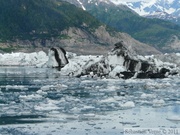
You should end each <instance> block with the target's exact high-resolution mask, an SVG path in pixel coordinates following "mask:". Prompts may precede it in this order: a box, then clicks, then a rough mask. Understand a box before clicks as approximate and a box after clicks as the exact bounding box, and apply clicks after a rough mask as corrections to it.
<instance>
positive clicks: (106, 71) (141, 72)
mask: <svg viewBox="0 0 180 135" xmlns="http://www.w3.org/2000/svg"><path fill="white" fill-rule="evenodd" d="M56 49H57V51H55V50H56ZM164 57H165V55H164ZM174 57H177V58H178V55H175V56H174ZM0 58H1V59H0V66H35V67H43V68H47V67H49V68H57V67H60V68H61V71H59V72H60V74H61V75H68V76H76V77H81V76H90V77H100V78H123V79H128V78H165V77H168V76H169V75H175V74H177V73H178V72H179V67H178V66H177V64H175V63H169V62H167V61H166V62H163V61H162V60H160V59H157V57H155V56H141V55H137V54H135V53H134V52H131V51H130V50H129V49H128V48H127V46H125V45H124V44H123V42H119V43H116V44H115V47H114V49H112V50H111V51H110V52H109V53H107V54H106V55H104V56H103V55H100V56H92V55H80V56H78V55H76V54H74V53H70V52H67V53H66V52H65V51H63V50H61V49H59V50H58V48H54V49H52V48H51V49H50V51H49V53H48V55H47V54H46V53H45V52H43V51H40V52H34V53H11V54H0ZM164 59H165V58H164ZM179 59H180V58H179ZM57 60H58V61H57ZM61 64H62V65H61Z"/></svg>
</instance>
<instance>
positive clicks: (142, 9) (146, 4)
mask: <svg viewBox="0 0 180 135" xmlns="http://www.w3.org/2000/svg"><path fill="white" fill-rule="evenodd" d="M111 1H112V2H113V3H115V4H125V5H127V6H128V7H129V8H131V9H132V10H134V11H135V12H137V13H138V14H139V15H142V16H143V15H149V14H153V13H155V12H159V11H162V12H166V13H168V14H172V15H174V16H177V17H180V14H179V13H180V1H179V0H151V1H147V0H146V1H145V0H136V1H133V0H129V1H126V2H125V1H124V0H111Z"/></svg>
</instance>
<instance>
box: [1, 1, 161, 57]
mask: <svg viewBox="0 0 180 135" xmlns="http://www.w3.org/2000/svg"><path fill="white" fill-rule="evenodd" d="M79 2H80V1H79ZM119 41H124V43H125V44H126V45H128V47H130V48H133V50H136V52H139V53H140V54H144V55H145V54H152V53H160V52H159V51H157V50H156V49H154V48H153V47H150V46H148V45H146V44H143V43H140V42H138V41H137V40H135V39H133V38H132V37H131V36H129V35H128V34H125V33H120V32H117V31H115V30H113V29H112V28H109V27H106V25H105V24H103V23H101V22H100V21H99V20H97V19H96V18H95V17H93V16H92V15H91V14H90V13H88V12H86V11H84V10H83V9H81V8H78V7H76V6H74V5H72V4H70V3H68V2H65V1H62V0H9V1H7V0H1V1H0V52H2V51H5V52H12V51H20V50H22V51H23V52H30V51H34V50H37V49H40V50H42V48H43V49H44V48H45V49H48V48H50V47H53V46H61V47H63V48H65V50H67V51H71V52H75V53H81V54H82V53H84V54H105V53H107V51H109V49H110V48H112V47H111V46H112V45H114V44H115V43H117V42H119ZM143 48H148V49H147V50H143V51H142V49H143Z"/></svg>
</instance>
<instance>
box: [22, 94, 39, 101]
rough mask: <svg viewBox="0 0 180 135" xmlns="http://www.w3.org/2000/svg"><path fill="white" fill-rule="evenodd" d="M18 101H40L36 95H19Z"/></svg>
mask: <svg viewBox="0 0 180 135" xmlns="http://www.w3.org/2000/svg"><path fill="white" fill-rule="evenodd" d="M19 99H21V100H25V101H31V100H34V101H35V100H36V101H39V100H41V99H42V96H41V95H37V94H32V95H20V96H19Z"/></svg>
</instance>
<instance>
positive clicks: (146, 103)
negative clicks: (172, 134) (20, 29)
mask: <svg viewBox="0 0 180 135" xmlns="http://www.w3.org/2000/svg"><path fill="white" fill-rule="evenodd" d="M179 93H180V77H179V76H176V77H171V78H166V79H155V80H151V79H145V80H139V79H129V80H121V79H120V80H114V79H99V78H89V77H81V78H75V77H67V76H61V75H60V73H59V71H57V70H56V69H48V68H33V67H0V135H66V134H72V135H85V134H88V135H90V134H92V135H96V134H100V135H115V134H117V135H121V134H123V130H124V128H179V127H180V94H179Z"/></svg>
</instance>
